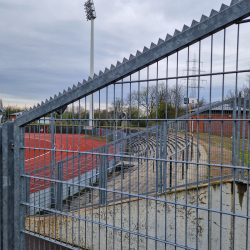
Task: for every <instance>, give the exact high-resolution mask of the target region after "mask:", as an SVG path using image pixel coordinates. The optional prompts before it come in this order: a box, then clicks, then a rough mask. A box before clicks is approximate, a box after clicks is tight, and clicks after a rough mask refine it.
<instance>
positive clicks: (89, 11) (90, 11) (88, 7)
mask: <svg viewBox="0 0 250 250" xmlns="http://www.w3.org/2000/svg"><path fill="white" fill-rule="evenodd" d="M84 8H85V12H86V17H87V21H91V41H90V77H92V78H93V77H94V20H95V19H96V12H95V6H94V2H93V0H88V1H87V2H86V3H85V4H84ZM92 119H93V94H91V95H90V101H89V126H92V124H93V120H92Z"/></svg>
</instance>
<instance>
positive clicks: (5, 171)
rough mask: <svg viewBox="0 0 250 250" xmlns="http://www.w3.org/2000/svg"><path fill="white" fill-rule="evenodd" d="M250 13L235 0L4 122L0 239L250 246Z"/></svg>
mask: <svg viewBox="0 0 250 250" xmlns="http://www.w3.org/2000/svg"><path fill="white" fill-rule="evenodd" d="M249 15H250V2H249V0H241V1H236V0H233V1H232V3H231V6H226V5H222V6H221V9H220V11H219V12H217V11H215V10H212V11H211V15H210V16H209V17H206V16H204V15H202V17H201V21H200V22H196V21H193V22H192V24H191V27H188V26H186V25H184V27H183V31H182V32H180V31H178V30H176V31H175V33H174V35H173V36H170V35H167V37H166V39H165V40H162V39H159V41H158V44H157V45H156V44H154V43H152V44H151V47H150V49H148V48H146V47H144V49H143V52H140V51H137V53H136V56H133V55H130V58H129V60H127V59H126V58H124V60H123V62H122V63H120V62H117V65H116V66H114V65H111V68H110V69H107V68H106V69H105V71H104V72H102V71H100V73H99V75H98V76H97V75H94V77H93V79H92V78H89V79H88V81H85V80H83V83H78V86H75V85H73V87H72V88H69V89H68V91H63V93H59V94H58V95H55V96H54V98H50V99H49V100H46V101H45V102H42V103H41V104H38V105H37V107H34V108H33V109H30V110H29V111H26V112H24V114H23V115H22V116H21V117H19V118H18V119H17V120H16V121H15V122H8V123H5V124H3V126H2V127H0V142H1V143H0V159H1V161H0V169H1V171H0V174H1V175H0V177H1V178H0V204H1V205H2V207H3V210H2V213H1V216H0V223H1V224H0V225H1V227H0V243H1V244H0V250H2V249H4V250H5V249H15V250H16V249H18V250H21V249H27V250H31V249H248V248H249V246H250V245H249V240H250V239H249V219H250V216H249V212H250V210H249V201H250V199H249V135H250V127H249V123H250V120H249V102H250V95H249V93H250V87H249V79H250V77H249V75H250V70H249V65H250V64H249V63H250V62H249V60H250V59H249V58H250V56H249V53H250V52H249V49H248V46H247V43H248V40H249V39H248V38H249V36H250V31H249V30H250V29H249V21H248V20H247V19H246V18H247V17H248V16H249ZM92 94H93V98H90V96H91V95H92ZM184 99H185V102H184ZM90 100H92V102H93V103H92V105H89V102H90ZM89 107H93V114H94V116H93V117H94V119H93V122H91V123H89ZM89 124H92V126H89Z"/></svg>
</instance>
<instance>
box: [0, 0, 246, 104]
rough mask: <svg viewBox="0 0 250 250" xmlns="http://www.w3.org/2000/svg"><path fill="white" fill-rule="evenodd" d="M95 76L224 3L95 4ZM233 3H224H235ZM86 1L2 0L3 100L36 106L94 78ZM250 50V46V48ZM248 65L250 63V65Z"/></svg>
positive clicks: (131, 0)
mask: <svg viewBox="0 0 250 250" xmlns="http://www.w3.org/2000/svg"><path fill="white" fill-rule="evenodd" d="M94 2H95V7H96V13H97V19H96V20H95V72H97V73H98V72H99V70H104V68H105V67H108V68H109V67H110V65H111V63H113V64H116V62H117V60H119V61H122V59H123V57H127V58H128V57H129V55H130V53H132V54H135V52H136V50H137V49H138V50H142V49H143V47H144V46H147V47H149V46H150V43H151V42H155V43H157V41H158V39H159V38H162V39H165V37H166V34H167V33H169V34H173V33H174V30H175V29H179V30H182V27H183V24H187V25H188V26H190V25H191V22H192V20H193V19H196V20H197V21H199V20H200V17H201V15H202V14H205V15H207V16H209V14H210V12H211V9H212V8H213V9H215V10H219V9H220V6H221V4H222V2H220V1H218V0H210V1H207V0H175V1H173V0H154V1H152V0H113V1H108V0H95V1H94ZM230 2H231V0H225V1H224V3H225V4H227V5H230ZM83 4H84V1H83V0H60V1H59V0H43V1H34V0H0V58H1V60H0V99H3V103H4V105H7V104H8V103H9V104H10V105H15V104H17V105H19V106H24V105H25V104H26V106H33V105H34V104H37V103H38V102H39V103H40V102H41V101H43V100H45V99H46V98H49V97H50V96H54V94H58V92H59V91H63V89H67V88H68V87H69V86H70V87H71V86H72V85H73V84H77V82H78V81H81V82H82V80H83V79H87V78H88V76H89V49H90V22H87V21H86V18H85V12H84V7H83ZM246 46H247V45H246ZM247 63H248V62H247Z"/></svg>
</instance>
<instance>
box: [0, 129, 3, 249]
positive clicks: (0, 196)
mask: <svg viewBox="0 0 250 250" xmlns="http://www.w3.org/2000/svg"><path fill="white" fill-rule="evenodd" d="M2 157H3V155H2V126H1V125H0V206H1V207H3V172H2V171H3V164H2V163H3V158H2ZM2 228H3V212H2V211H1V212H0V250H3V230H2Z"/></svg>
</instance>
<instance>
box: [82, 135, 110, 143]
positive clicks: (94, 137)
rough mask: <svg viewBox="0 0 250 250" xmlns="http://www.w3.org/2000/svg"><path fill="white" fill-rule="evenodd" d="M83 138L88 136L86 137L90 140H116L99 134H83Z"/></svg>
mask: <svg viewBox="0 0 250 250" xmlns="http://www.w3.org/2000/svg"><path fill="white" fill-rule="evenodd" d="M81 138H86V139H89V140H92V139H93V140H96V141H99V140H100V141H101V142H108V143H109V142H112V141H114V140H112V139H108V138H106V137H99V136H98V135H93V136H92V135H84V136H83V135H82V136H81Z"/></svg>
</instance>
